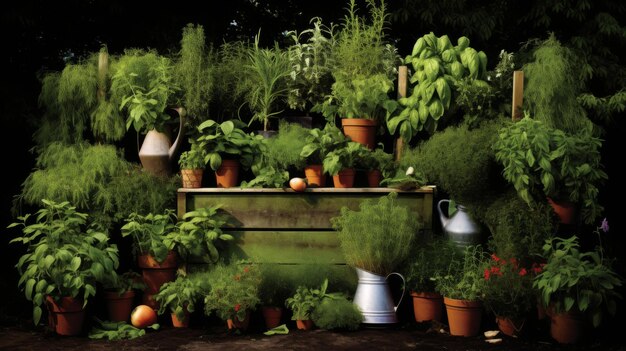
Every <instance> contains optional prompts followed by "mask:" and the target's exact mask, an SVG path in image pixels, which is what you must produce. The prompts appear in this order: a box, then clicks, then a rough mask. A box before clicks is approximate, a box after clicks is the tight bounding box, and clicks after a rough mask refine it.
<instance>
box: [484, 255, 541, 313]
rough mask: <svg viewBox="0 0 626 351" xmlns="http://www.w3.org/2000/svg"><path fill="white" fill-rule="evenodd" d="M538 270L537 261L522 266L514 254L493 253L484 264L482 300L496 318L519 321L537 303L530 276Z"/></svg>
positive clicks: (532, 276) (533, 275) (539, 268)
mask: <svg viewBox="0 0 626 351" xmlns="http://www.w3.org/2000/svg"><path fill="white" fill-rule="evenodd" d="M539 272H541V266H540V265H539V264H537V263H534V264H533V265H532V266H531V265H524V263H523V262H520V261H519V260H518V259H517V258H515V257H510V258H506V257H499V256H498V255H496V254H495V253H494V254H492V255H491V260H489V261H487V262H486V264H485V269H484V272H483V275H484V278H485V286H484V293H485V296H484V297H483V302H484V304H485V307H487V308H488V309H490V310H491V311H493V313H494V314H495V315H496V316H497V317H505V318H509V319H511V320H520V319H521V320H523V319H525V318H526V315H527V314H528V311H530V310H531V309H532V308H533V307H534V306H536V304H537V296H536V294H535V291H534V289H533V279H534V277H535V275H536V274H537V273H539Z"/></svg>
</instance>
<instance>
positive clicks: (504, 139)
mask: <svg viewBox="0 0 626 351" xmlns="http://www.w3.org/2000/svg"><path fill="white" fill-rule="evenodd" d="M601 146H602V141H601V140H600V139H598V138H595V137H593V136H591V135H589V134H576V135H568V134H566V133H565V132H563V131H561V130H558V129H553V128H550V127H548V126H547V125H545V124H544V123H543V122H541V121H537V120H533V119H531V118H530V117H529V116H526V117H524V118H523V119H522V120H520V121H519V122H517V123H512V124H510V125H509V126H508V127H505V128H503V129H501V130H500V133H499V139H498V141H497V142H496V143H495V144H494V145H493V149H494V150H495V153H496V159H497V160H498V161H499V162H500V163H502V165H503V166H504V172H503V175H504V178H505V179H506V180H507V181H508V182H509V183H511V184H513V186H514V187H515V189H516V190H517V192H518V194H519V196H520V197H521V198H522V199H524V201H526V202H527V203H528V204H529V205H531V204H532V203H533V202H534V201H542V200H543V201H545V200H544V199H545V197H546V196H547V197H551V198H553V199H555V200H569V201H572V202H575V203H580V205H581V207H582V209H583V218H584V219H585V221H586V222H587V223H592V222H593V221H594V220H595V219H596V218H597V217H598V216H599V214H600V213H601V211H602V206H601V205H600V204H598V201H597V196H598V191H599V190H598V186H599V185H600V184H601V183H602V182H603V181H604V180H606V179H607V175H606V173H605V172H604V171H603V170H602V166H601V164H600V159H601V155H600V150H599V149H600V147H601ZM540 195H543V199H542V196H540Z"/></svg>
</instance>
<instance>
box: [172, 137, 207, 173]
mask: <svg viewBox="0 0 626 351" xmlns="http://www.w3.org/2000/svg"><path fill="white" fill-rule="evenodd" d="M205 157H206V151H205V150H204V149H201V148H200V147H199V146H198V144H197V143H195V142H193V141H192V142H191V149H189V150H187V151H183V152H181V153H180V158H179V159H178V165H179V166H180V169H204V167H206V162H205Z"/></svg>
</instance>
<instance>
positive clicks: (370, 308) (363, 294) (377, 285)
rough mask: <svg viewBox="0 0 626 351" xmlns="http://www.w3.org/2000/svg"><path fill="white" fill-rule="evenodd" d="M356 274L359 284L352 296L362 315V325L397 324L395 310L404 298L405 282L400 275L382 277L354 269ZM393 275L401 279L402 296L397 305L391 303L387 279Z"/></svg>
mask: <svg viewBox="0 0 626 351" xmlns="http://www.w3.org/2000/svg"><path fill="white" fill-rule="evenodd" d="M355 269H356V274H357V276H358V277H359V283H358V285H357V287H356V293H355V294H354V301H353V302H354V303H355V304H356V305H357V306H358V307H359V309H360V310H361V313H362V314H363V317H364V319H363V323H365V324H392V323H398V318H397V317H396V310H397V309H398V305H399V304H400V302H401V301H402V298H403V297H404V286H405V285H406V284H405V280H404V277H403V276H402V275H401V274H400V273H390V274H389V275H387V276H386V277H385V276H382V275H378V274H374V273H372V272H369V271H366V270H363V269H360V268H356V267H355ZM392 274H395V275H397V276H399V277H400V278H402V286H403V288H402V296H400V300H399V301H398V304H397V305H395V304H394V303H393V298H392V295H391V291H390V290H389V284H387V278H389V276H390V275H392Z"/></svg>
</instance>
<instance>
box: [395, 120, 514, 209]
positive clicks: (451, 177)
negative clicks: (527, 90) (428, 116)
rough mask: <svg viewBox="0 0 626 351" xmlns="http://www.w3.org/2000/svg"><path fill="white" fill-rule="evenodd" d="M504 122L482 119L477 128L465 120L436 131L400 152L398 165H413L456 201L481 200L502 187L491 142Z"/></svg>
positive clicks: (498, 166)
mask: <svg viewBox="0 0 626 351" xmlns="http://www.w3.org/2000/svg"><path fill="white" fill-rule="evenodd" d="M503 125H504V122H503V121H502V120H500V119H496V120H490V121H484V122H482V123H480V125H479V126H478V127H477V128H473V129H472V128H470V127H469V126H468V125H467V124H464V125H461V126H458V127H448V128H446V129H445V130H443V131H440V132H437V133H435V134H434V135H433V136H432V137H431V138H429V139H428V140H426V141H424V142H422V143H420V144H419V145H418V147H417V148H415V149H408V148H407V149H405V150H404V151H403V152H402V156H401V159H400V166H401V167H402V168H405V169H406V167H409V166H413V167H415V169H416V170H419V171H421V172H423V174H424V176H425V177H426V179H428V181H429V182H432V184H436V185H437V187H439V188H441V189H442V190H443V191H445V192H446V193H448V195H450V196H451V197H452V198H454V199H455V200H456V201H458V202H459V203H463V204H467V205H468V206H469V204H470V203H475V202H482V200H483V199H484V198H485V197H486V196H488V195H498V194H499V193H500V192H501V189H503V188H505V186H506V182H504V181H502V176H501V172H502V169H501V167H500V165H499V164H498V163H497V162H496V159H495V152H494V151H493V150H492V149H491V146H492V145H493V144H494V143H495V142H496V141H497V140H498V136H497V135H498V131H499V130H500V128H501V127H502V126H503Z"/></svg>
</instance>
